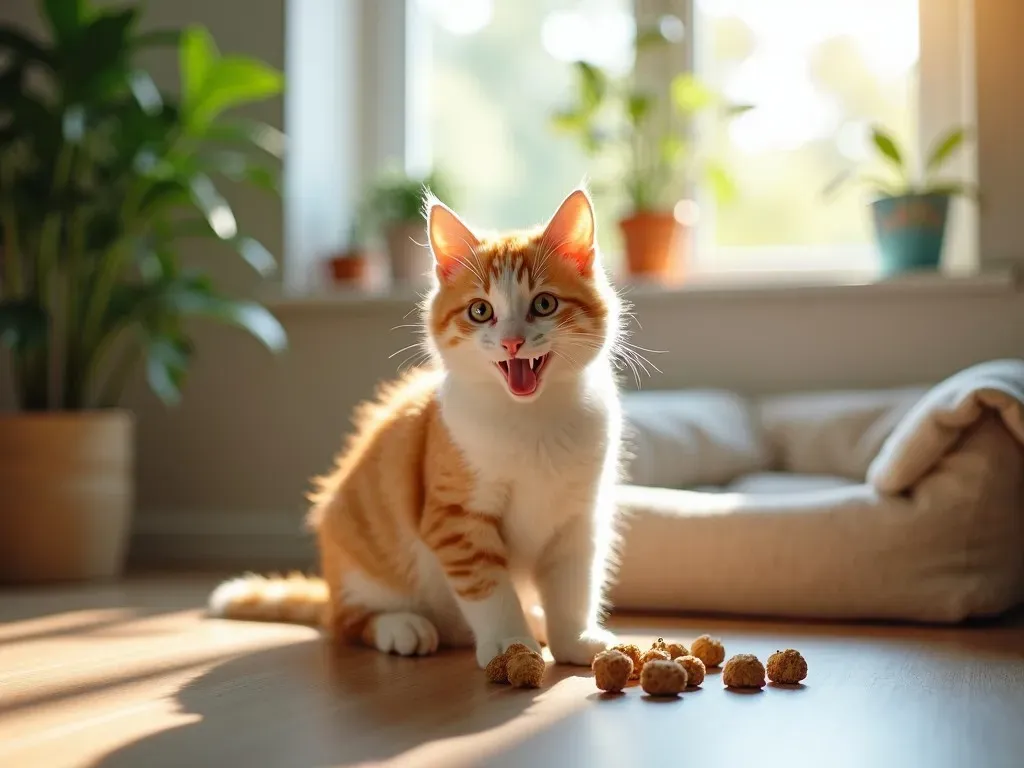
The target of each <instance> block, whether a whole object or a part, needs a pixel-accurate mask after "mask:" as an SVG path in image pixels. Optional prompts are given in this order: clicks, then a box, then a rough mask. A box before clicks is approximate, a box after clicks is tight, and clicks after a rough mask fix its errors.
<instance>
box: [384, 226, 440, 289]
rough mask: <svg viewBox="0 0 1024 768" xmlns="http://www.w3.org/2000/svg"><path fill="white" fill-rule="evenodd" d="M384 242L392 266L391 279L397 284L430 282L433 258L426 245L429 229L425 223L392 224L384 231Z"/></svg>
mask: <svg viewBox="0 0 1024 768" xmlns="http://www.w3.org/2000/svg"><path fill="white" fill-rule="evenodd" d="M384 241H385V245H386V246H387V251H388V261H389V262H390V264H391V278H392V279H393V280H394V281H395V282H396V283H416V284H424V283H426V282H428V280H429V275H430V265H431V257H430V250H429V249H428V248H427V246H426V245H425V243H426V241H427V227H426V224H425V223H424V222H422V221H418V222H409V223H403V224H392V225H391V226H390V227H388V228H387V229H385V231H384Z"/></svg>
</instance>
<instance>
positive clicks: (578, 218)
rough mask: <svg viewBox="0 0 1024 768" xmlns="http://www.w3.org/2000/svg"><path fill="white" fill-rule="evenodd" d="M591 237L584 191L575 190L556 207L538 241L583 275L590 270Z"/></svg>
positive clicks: (592, 230) (589, 211)
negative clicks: (570, 263)
mask: <svg viewBox="0 0 1024 768" xmlns="http://www.w3.org/2000/svg"><path fill="white" fill-rule="evenodd" d="M595 233H596V224H595V222H594V206H593V205H592V204H591V202H590V197H589V195H587V193H586V191H585V190H583V189H577V190H574V191H573V193H572V194H571V195H569V196H568V197H567V198H565V200H563V201H562V204H561V205H560V206H558V210H557V211H555V215H554V216H552V217H551V221H549V222H548V225H547V226H546V227H545V228H544V234H543V235H542V236H541V241H542V242H543V243H544V244H545V245H546V246H548V247H549V248H551V249H552V250H553V251H555V253H557V254H559V255H560V256H562V257H563V258H565V259H568V260H569V261H571V262H572V263H573V264H575V265H576V267H577V269H579V271H580V274H587V273H589V272H590V270H591V268H592V267H593V266H594V256H595V253H596V250H595V247H596V243H595Z"/></svg>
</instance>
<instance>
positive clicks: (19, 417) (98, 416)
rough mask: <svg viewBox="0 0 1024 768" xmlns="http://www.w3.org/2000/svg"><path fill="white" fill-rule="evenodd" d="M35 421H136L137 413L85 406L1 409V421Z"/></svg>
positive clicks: (121, 409)
mask: <svg viewBox="0 0 1024 768" xmlns="http://www.w3.org/2000/svg"><path fill="white" fill-rule="evenodd" d="M4 421H7V422H11V421H35V422H39V423H41V424H42V423H48V424H56V423H60V422H64V423H69V424H70V423H76V422H77V423H81V422H90V421H91V422H97V421H107V422H109V421H123V422H127V423H131V424H134V423H135V413H134V411H131V410H129V409H127V408H84V409H82V410H74V411H67V410H63V411H0V422H4Z"/></svg>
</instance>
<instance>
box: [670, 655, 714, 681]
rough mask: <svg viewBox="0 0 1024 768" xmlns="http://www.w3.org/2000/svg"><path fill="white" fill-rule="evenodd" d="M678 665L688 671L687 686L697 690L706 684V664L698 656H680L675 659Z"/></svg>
mask: <svg viewBox="0 0 1024 768" xmlns="http://www.w3.org/2000/svg"><path fill="white" fill-rule="evenodd" d="M675 662H676V664H678V665H679V666H681V667H682V668H683V669H685V670H686V681H687V682H686V684H687V685H689V686H691V687H693V688H696V687H697V686H699V685H700V684H701V683H703V682H704V674H705V672H706V671H707V670H706V669H705V668H704V662H703V661H701V660H700V659H698V658H697V657H696V656H680V657H679V658H677V659H675Z"/></svg>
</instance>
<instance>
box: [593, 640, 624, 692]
mask: <svg viewBox="0 0 1024 768" xmlns="http://www.w3.org/2000/svg"><path fill="white" fill-rule="evenodd" d="M591 666H592V667H593V669H594V681H595V682H596V683H597V687H598V688H600V689H601V690H602V691H608V692H609V693H618V692H619V691H621V690H622V689H623V688H625V687H626V685H627V683H629V678H630V677H631V676H632V675H633V660H632V659H631V658H629V656H627V655H626V654H624V653H623V652H622V651H616V650H615V649H614V648H613V649H612V650H610V651H605V652H604V653H599V654H597V656H595V657H594V661H593V664H591Z"/></svg>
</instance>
